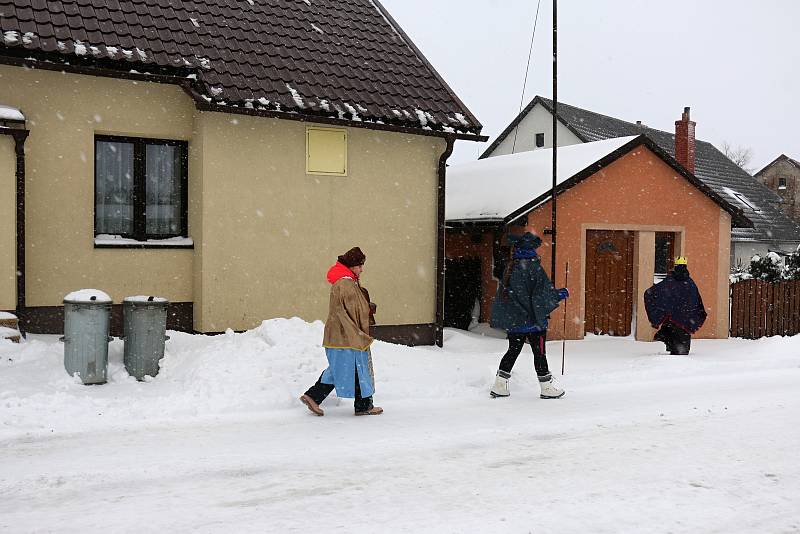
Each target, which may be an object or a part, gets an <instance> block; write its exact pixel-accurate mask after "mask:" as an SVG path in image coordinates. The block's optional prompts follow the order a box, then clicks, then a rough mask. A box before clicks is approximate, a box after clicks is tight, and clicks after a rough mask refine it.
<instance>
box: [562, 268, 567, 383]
mask: <svg viewBox="0 0 800 534" xmlns="http://www.w3.org/2000/svg"><path fill="white" fill-rule="evenodd" d="M564 287H569V262H567V266H566V268H565V269H564ZM568 298H569V297H568ZM566 351H567V303H566V302H564V334H563V336H561V376H564V362H565V361H566Z"/></svg>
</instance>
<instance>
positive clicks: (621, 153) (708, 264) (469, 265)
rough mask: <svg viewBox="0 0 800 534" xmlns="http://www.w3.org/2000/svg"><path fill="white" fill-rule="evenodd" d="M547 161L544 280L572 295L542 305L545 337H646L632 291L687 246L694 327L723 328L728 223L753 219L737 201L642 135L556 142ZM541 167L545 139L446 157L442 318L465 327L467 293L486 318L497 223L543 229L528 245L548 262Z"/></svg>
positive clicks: (499, 233)
mask: <svg viewBox="0 0 800 534" xmlns="http://www.w3.org/2000/svg"><path fill="white" fill-rule="evenodd" d="M686 122H687V123H688V120H687V121H686ZM558 161H559V164H558V186H557V190H556V191H557V194H558V198H557V202H558V228H557V231H558V234H557V249H556V252H557V254H556V259H557V264H556V272H555V283H556V285H557V286H559V287H561V286H566V287H568V288H569V290H570V293H571V295H572V297H571V298H570V299H569V300H568V301H567V302H566V305H565V306H562V307H561V308H559V310H557V311H556V312H555V313H553V314H552V317H551V319H552V322H551V324H552V325H553V328H552V329H551V331H550V336H551V338H556V339H558V338H561V337H562V336H563V335H564V334H565V335H566V338H567V339H581V338H583V336H584V334H586V333H597V334H610V335H617V336H627V335H630V334H635V337H636V339H640V340H648V341H649V340H652V336H653V334H654V330H653V329H652V328H651V327H650V324H649V323H648V321H647V317H646V315H645V313H644V306H643V302H642V295H643V293H644V291H645V289H647V288H648V287H650V286H651V285H652V284H653V282H654V280H656V279H658V278H660V277H663V276H664V275H665V274H666V273H667V271H668V270H669V269H670V268H671V265H672V260H673V258H674V257H675V256H677V255H685V256H688V257H689V268H690V271H691V272H692V276H693V278H694V279H695V281H696V282H697V284H698V287H699V288H700V292H701V294H702V295H703V300H704V302H705V306H706V309H707V310H708V313H709V317H708V320H707V322H706V324H705V325H704V326H703V328H702V329H701V330H700V332H699V333H698V336H699V337H707V338H724V337H727V335H728V273H729V263H730V252H729V247H730V243H731V237H730V236H731V228H732V227H733V228H734V229H735V230H739V229H748V228H751V227H752V222H751V221H750V220H749V218H748V217H747V216H746V215H745V214H744V213H743V210H742V209H741V208H740V207H738V206H736V205H734V204H733V203H732V202H730V201H729V200H728V199H727V198H725V197H723V196H721V195H719V194H718V193H717V192H716V191H714V190H713V189H712V188H710V187H709V186H708V185H706V184H705V183H704V182H703V181H702V180H700V179H698V178H697V177H696V176H695V175H694V174H693V173H691V172H689V171H688V170H686V168H685V167H684V166H682V165H680V164H679V163H678V162H677V161H676V160H675V158H673V157H672V156H671V155H669V154H667V153H666V152H665V151H664V150H662V149H661V148H660V147H659V146H658V145H657V144H656V143H655V142H654V141H652V140H651V139H650V138H649V137H648V136H645V135H637V136H632V137H621V138H611V139H607V140H603V141H593V142H587V143H579V144H574V145H571V146H565V147H563V148H559V151H558ZM551 177H552V149H546V148H542V149H541V150H535V151H525V152H520V153H515V154H505V155H501V156H497V157H492V158H486V159H481V160H478V161H475V162H471V163H464V164H460V165H453V166H452V167H451V168H450V171H449V174H448V185H447V211H446V218H447V227H448V229H447V240H446V251H447V264H446V265H447V271H446V272H447V279H446V299H445V320H446V324H447V325H449V326H456V327H462V328H465V327H466V326H467V324H468V323H469V316H470V312H471V311H472V309H473V303H474V302H475V301H476V299H477V300H478V301H479V302H480V316H481V320H483V321H488V320H489V315H490V309H491V303H492V300H493V298H494V296H495V291H496V289H497V280H498V279H499V277H500V276H502V274H501V273H502V271H503V268H504V266H505V264H506V261H507V259H508V257H509V248H508V245H507V240H506V236H507V234H508V233H520V232H524V231H533V232H535V233H537V234H538V235H540V236H542V238H543V245H542V247H541V248H540V249H539V252H540V255H541V260H542V265H543V267H544V268H545V270H546V271H547V272H548V273H550V270H551V267H550V265H551V256H552V255H551V241H550V239H549V238H548V235H547V234H548V232H549V230H550V229H551V208H550V205H551V195H552V182H551V180H552V178H551ZM567 270H568V272H567ZM551 274H552V273H551ZM564 310H566V314H567V315H566V322H564V321H565V317H564V313H565V312H564Z"/></svg>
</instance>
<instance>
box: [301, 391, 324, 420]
mask: <svg viewBox="0 0 800 534" xmlns="http://www.w3.org/2000/svg"><path fill="white" fill-rule="evenodd" d="M300 402H302V403H303V404H305V405H306V406H308V409H309V410H311V413H313V414H314V415H318V416H320V417H322V416H323V415H325V412H323V411H322V408H320V407H319V404H317V403H316V402H314V399H312V398H311V397H309V396H308V395H303V396H302V397H300Z"/></svg>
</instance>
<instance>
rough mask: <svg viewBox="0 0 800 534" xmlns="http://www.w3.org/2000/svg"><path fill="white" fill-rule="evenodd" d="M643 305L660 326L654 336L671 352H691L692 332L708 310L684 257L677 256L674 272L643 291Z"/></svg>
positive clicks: (650, 319) (654, 323)
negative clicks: (704, 305)
mask: <svg viewBox="0 0 800 534" xmlns="http://www.w3.org/2000/svg"><path fill="white" fill-rule="evenodd" d="M644 306H645V310H646V311H647V319H648V320H649V321H650V324H651V325H652V326H653V328H656V329H658V332H656V335H655V336H654V337H653V339H654V340H655V341H662V342H664V344H665V345H666V347H667V351H668V352H669V353H670V354H689V348H690V346H691V342H692V334H694V333H695V332H697V331H698V330H699V329H700V327H701V326H703V323H704V322H705V321H706V315H707V314H706V310H705V308H704V307H703V299H702V297H700V291H698V289H697V285H696V284H695V283H694V280H692V278H691V276H689V268H688V262H687V261H686V258H685V257H683V256H679V257H678V258H676V259H675V268H674V269H673V270H672V272H671V273H669V274H668V275H667V277H666V278H665V279H664V280H662V281H661V282H659V283H657V284H656V285H654V286H652V287H651V288H650V289H648V290H647V291H645V292H644Z"/></svg>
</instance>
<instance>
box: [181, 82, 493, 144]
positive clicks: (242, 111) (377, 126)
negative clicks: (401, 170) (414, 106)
mask: <svg viewBox="0 0 800 534" xmlns="http://www.w3.org/2000/svg"><path fill="white" fill-rule="evenodd" d="M180 86H181V88H182V89H183V90H184V92H186V94H188V95H189V96H190V97H191V98H192V100H193V101H194V103H195V107H196V108H197V109H198V110H200V111H210V112H216V113H227V114H230V115H248V116H251V117H267V118H272V119H284V120H290V121H298V122H313V123H318V124H330V125H333V126H342V127H347V128H366V129H369V130H381V131H385V132H397V133H404V134H410V135H422V136H427V137H440V138H445V139H453V140H455V139H463V140H465V141H477V142H485V141H488V140H489V137H488V136H485V135H478V134H465V133H456V132H446V131H443V130H423V129H421V128H411V127H408V126H398V125H394V124H385V123H378V122H367V121H350V120H347V119H339V118H336V117H329V116H327V115H312V114H309V113H302V114H301V113H297V112H288V111H275V110H270V109H251V108H243V107H239V106H228V105H222V104H215V103H213V102H209V101H208V100H206V98H205V97H204V96H203V95H202V94H201V93H200V92H199V91H197V89H195V88H194V87H193V86H192V83H191V81H190V80H185V81H184V80H181V82H180Z"/></svg>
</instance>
